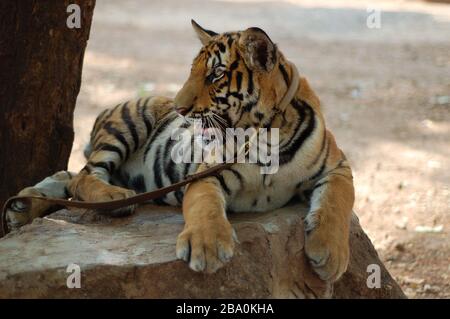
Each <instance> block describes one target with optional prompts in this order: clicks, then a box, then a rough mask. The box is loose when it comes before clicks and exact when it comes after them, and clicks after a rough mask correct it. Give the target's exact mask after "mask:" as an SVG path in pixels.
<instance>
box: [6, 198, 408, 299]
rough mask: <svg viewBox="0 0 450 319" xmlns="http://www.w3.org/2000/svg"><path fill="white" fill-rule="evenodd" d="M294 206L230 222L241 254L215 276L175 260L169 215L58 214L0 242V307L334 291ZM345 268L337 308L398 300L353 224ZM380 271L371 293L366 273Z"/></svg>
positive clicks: (177, 227) (173, 214) (175, 223)
mask: <svg viewBox="0 0 450 319" xmlns="http://www.w3.org/2000/svg"><path fill="white" fill-rule="evenodd" d="M304 212H305V208H304V207H302V206H299V205H295V206H290V207H286V208H283V209H279V210H277V211H274V212H270V213H264V214H235V215H233V216H230V219H231V221H232V223H233V225H234V227H235V229H236V231H237V234H238V237H239V241H240V244H239V245H237V250H236V254H235V256H234V258H233V259H232V261H231V262H230V263H229V264H228V265H227V266H226V267H224V268H223V269H221V270H219V271H218V272H217V273H216V274H214V275H207V274H201V273H195V272H193V271H191V270H190V269H189V268H188V267H187V265H186V264H185V263H184V262H182V261H178V260H176V258H175V243H176V238H177V235H178V233H179V232H180V231H181V230H182V227H183V217H182V215H181V213H180V212H179V211H177V210H176V209H175V208H161V207H154V206H145V207H141V208H140V209H139V210H138V212H137V213H136V214H135V215H133V216H131V217H128V218H123V219H108V218H106V217H101V216H98V215H95V214H94V213H92V212H83V211H68V210H63V211H60V212H57V213H55V214H52V215H50V216H49V217H47V218H44V219H37V220H35V221H34V222H33V223H32V224H31V225H27V226H25V227H23V228H22V229H20V230H19V231H16V232H13V233H11V234H9V235H8V236H6V237H5V238H3V239H1V240H0V298H11V297H16V298H25V297H26V298H42V297H46V298H48V297H51V298H56V297H58V298H75V297H81V298H85V297H97V298H105V297H119V298H136V297H137V298H271V297H274V298H317V297H330V296H331V295H332V291H333V288H332V287H331V286H330V285H329V284H327V283H325V282H323V281H321V280H320V279H319V278H318V277H317V276H316V275H315V274H314V273H313V272H312V271H311V269H310V267H309V265H308V263H307V261H306V259H305V256H304V254H303V246H304V240H303V236H304V234H303V227H302V214H301V213H304ZM351 255H352V257H351V262H350V266H349V269H348V271H347V273H346V274H345V275H344V276H343V278H342V279H341V280H340V281H339V282H338V283H336V284H335V287H334V294H333V297H335V298H403V297H404V294H403V293H402V291H401V289H400V288H399V286H398V285H397V283H396V282H395V281H394V280H393V279H392V277H391V276H390V275H389V273H388V272H387V270H386V269H385V268H384V266H383V265H382V263H381V261H380V260H379V258H378V255H377V253H376V251H375V250H374V248H373V246H372V244H371V243H370V241H369V239H368V238H367V236H366V235H365V234H364V232H363V231H362V229H361V227H360V226H359V223H358V220H357V218H356V216H354V218H353V220H352V230H351ZM70 264H77V265H79V266H80V269H81V288H72V289H69V288H68V287H67V284H66V282H67V278H68V276H69V275H71V273H70V272H69V273H68V272H66V270H67V267H68V265H70ZM369 264H378V265H380V267H381V288H374V289H370V288H368V287H367V284H366V281H367V277H368V275H369V273H368V272H367V266H368V265H369Z"/></svg>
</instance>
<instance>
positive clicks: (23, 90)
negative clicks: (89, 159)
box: [0, 0, 95, 207]
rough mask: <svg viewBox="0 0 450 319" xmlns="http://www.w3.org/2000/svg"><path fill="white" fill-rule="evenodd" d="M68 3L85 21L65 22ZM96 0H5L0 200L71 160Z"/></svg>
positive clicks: (0, 47) (0, 32)
mask: <svg viewBox="0 0 450 319" xmlns="http://www.w3.org/2000/svg"><path fill="white" fill-rule="evenodd" d="M69 4H78V5H79V8H80V9H81V10H80V15H79V16H80V19H79V21H80V24H81V27H80V28H69V27H68V25H67V20H68V18H69V19H70V17H71V14H72V13H73V12H72V11H70V12H67V7H68V5H69ZM94 6H95V0H70V1H61V0H58V1H54V0H27V1H17V0H2V1H0V145H1V155H0V205H2V204H3V202H4V201H5V200H6V199H7V198H8V197H9V196H11V195H14V194H16V193H17V192H18V191H19V190H20V189H22V188H24V187H26V186H30V185H33V184H35V183H36V182H38V181H39V180H41V179H42V178H44V177H45V176H48V175H51V174H52V173H54V172H55V171H57V170H61V169H66V168H67V162H68V159H69V155H70V151H71V148H72V142H73V136H74V133H73V111H74V108H75V102H76V99H77V95H78V92H79V90H80V84H81V70H82V65H83V57H84V51H85V48H86V44H87V40H88V38H89V31H90V26H91V21H92V15H93V11H94ZM71 21H72V20H71ZM0 207H1V206H0Z"/></svg>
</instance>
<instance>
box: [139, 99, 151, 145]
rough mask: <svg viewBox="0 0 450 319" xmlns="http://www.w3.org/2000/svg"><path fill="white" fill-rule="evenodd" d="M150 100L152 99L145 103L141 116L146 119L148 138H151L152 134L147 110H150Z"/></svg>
mask: <svg viewBox="0 0 450 319" xmlns="http://www.w3.org/2000/svg"><path fill="white" fill-rule="evenodd" d="M149 100H150V98H147V99H146V100H145V102H144V105H143V106H142V112H141V116H142V118H143V119H144V124H145V128H146V129H147V138H148V137H149V136H150V133H151V131H152V123H151V122H150V120H149V119H148V117H147V115H146V114H147V108H148V101H149Z"/></svg>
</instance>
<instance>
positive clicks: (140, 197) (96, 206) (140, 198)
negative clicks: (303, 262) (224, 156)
mask: <svg viewBox="0 0 450 319" xmlns="http://www.w3.org/2000/svg"><path fill="white" fill-rule="evenodd" d="M232 165H233V163H223V164H218V165H215V166H213V167H210V168H208V169H206V170H204V171H202V172H199V173H196V174H193V175H188V176H187V177H186V178H185V179H184V180H182V181H180V182H178V183H175V184H172V185H169V186H167V187H163V188H159V189H157V190H155V191H153V192H146V193H142V194H137V195H135V196H133V197H128V198H125V199H118V200H112V201H107V202H83V201H78V200H66V199H58V198H49V197H42V196H14V197H11V198H9V199H8V200H7V201H6V203H5V205H3V210H2V216H1V224H2V227H1V231H2V233H1V234H0V238H1V237H3V236H5V235H6V234H7V233H9V229H8V224H7V222H6V211H7V210H8V209H9V208H11V205H12V203H13V202H14V201H16V200H20V201H23V202H25V203H26V206H28V207H30V201H31V200H32V199H38V200H43V201H46V202H47V203H50V204H54V205H60V206H64V207H76V208H86V209H92V210H114V209H117V208H121V207H126V206H131V205H135V204H140V203H144V202H147V201H149V200H152V199H156V198H159V197H162V196H164V195H166V194H168V193H170V192H173V191H175V190H177V189H179V188H181V187H183V186H185V185H187V184H189V183H192V182H195V181H197V180H199V179H201V178H205V177H208V176H213V175H215V174H217V173H219V172H220V171H222V170H224V169H226V168H229V167H231V166H232ZM43 216H45V215H43ZM43 216H42V217H43Z"/></svg>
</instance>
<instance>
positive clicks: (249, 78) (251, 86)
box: [247, 67, 254, 95]
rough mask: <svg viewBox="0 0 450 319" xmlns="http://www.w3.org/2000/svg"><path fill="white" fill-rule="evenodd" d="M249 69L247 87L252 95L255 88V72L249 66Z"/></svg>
mask: <svg viewBox="0 0 450 319" xmlns="http://www.w3.org/2000/svg"><path fill="white" fill-rule="evenodd" d="M247 71H248V87H247V92H248V94H250V95H252V94H253V89H254V85H253V72H252V70H250V69H249V68H248V67H247Z"/></svg>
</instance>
